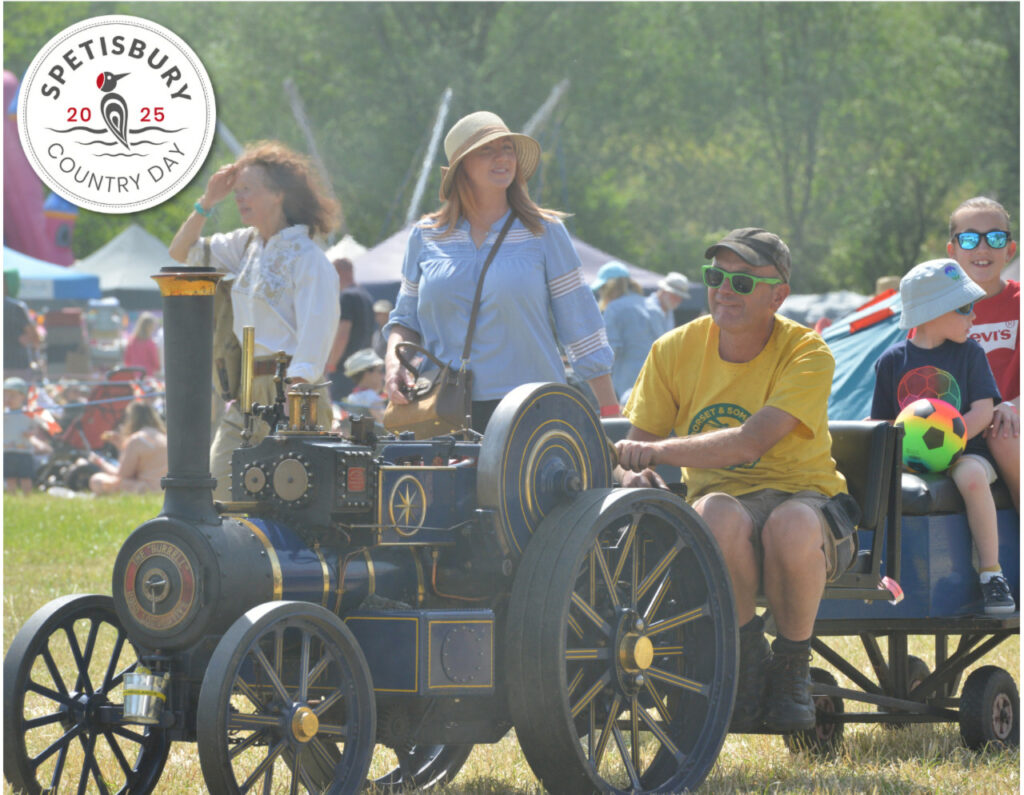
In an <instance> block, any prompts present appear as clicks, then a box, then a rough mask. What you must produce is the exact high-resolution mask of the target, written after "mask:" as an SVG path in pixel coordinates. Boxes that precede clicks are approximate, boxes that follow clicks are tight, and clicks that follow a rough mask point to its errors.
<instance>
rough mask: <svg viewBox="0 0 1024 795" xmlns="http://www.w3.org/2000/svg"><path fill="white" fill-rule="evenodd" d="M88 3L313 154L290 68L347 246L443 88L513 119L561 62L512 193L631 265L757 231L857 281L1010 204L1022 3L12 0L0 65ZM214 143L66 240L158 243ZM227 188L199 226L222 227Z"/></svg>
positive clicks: (399, 179)
mask: <svg viewBox="0 0 1024 795" xmlns="http://www.w3.org/2000/svg"><path fill="white" fill-rule="evenodd" d="M102 14H129V15H134V16H141V17H144V18H147V19H151V20H153V21H155V22H158V23H160V24H163V25H165V26H167V27H169V28H170V29H171V30H173V31H174V32H176V33H177V34H178V35H179V36H181V37H182V38H183V39H184V40H185V41H186V42H188V43H189V45H190V46H191V47H192V48H193V49H194V50H195V51H196V53H197V54H198V55H199V57H200V59H201V60H202V61H203V62H204V64H205V65H206V68H207V70H208V72H209V73H210V77H211V79H212V81H213V84H214V87H215V90H216V99H217V111H218V117H219V118H220V119H221V120H223V121H224V123H225V124H227V126H228V127H229V128H230V129H231V131H232V132H233V133H234V134H235V136H236V137H237V138H239V139H240V140H242V141H252V140H259V139H265V138H276V139H280V140H283V141H285V142H286V143H288V144H290V145H292V146H295V147H296V148H299V149H302V150H304V151H305V150H308V147H307V144H306V139H305V137H304V134H303V132H302V131H301V129H300V128H299V126H298V124H297V123H296V121H295V118H294V116H293V115H292V113H291V110H290V107H289V105H288V102H287V98H286V95H285V92H284V90H283V87H282V85H283V81H284V80H285V79H289V78H290V79H291V80H293V81H294V83H295V86H296V88H297V90H298V92H299V94H300V95H301V97H302V99H303V102H304V105H305V109H306V113H307V115H308V117H309V120H310V123H311V126H312V128H313V130H314V135H315V138H316V143H317V146H318V148H319V151H320V153H321V154H322V156H323V159H324V162H325V165H326V169H327V171H328V174H329V178H330V181H331V184H332V186H333V189H334V191H335V192H336V194H337V195H338V197H339V199H340V200H341V202H342V206H343V209H344V213H345V224H346V227H345V231H347V232H349V233H351V234H352V235H354V236H355V238H356V239H357V240H359V241H360V242H362V243H363V244H365V245H373V244H375V243H377V242H379V241H380V240H382V239H383V238H384V237H386V236H387V235H389V234H391V233H393V232H395V231H396V230H398V229H400V228H401V227H402V225H403V223H404V219H405V215H406V212H407V209H408V206H409V202H410V199H411V196H412V193H413V187H414V183H415V181H416V175H417V172H418V169H419V166H420V163H421V162H422V159H423V157H424V153H425V151H426V148H427V144H428V140H429V137H430V128H431V125H432V123H433V121H434V118H435V115H436V113H437V107H438V103H439V100H440V97H441V94H442V92H443V91H444V89H445V88H446V87H451V89H452V91H453V99H452V107H451V112H450V114H449V117H448V122H447V126H450V125H451V123H452V122H454V120H455V119H457V118H458V117H459V116H461V115H464V114H465V113H468V112H471V111H473V110H477V109H488V110H493V111H495V112H497V113H498V114H500V115H501V116H502V117H503V118H504V119H505V120H506V121H507V122H508V123H509V125H510V126H512V127H513V129H518V128H520V127H521V126H522V125H523V124H524V123H525V122H526V121H527V120H528V119H529V118H530V117H531V116H532V115H533V114H534V112H535V111H536V110H537V108H538V107H539V106H540V105H541V104H542V103H543V102H544V100H545V98H546V97H547V96H548V94H549V92H550V91H551V89H552V87H553V86H554V85H555V84H556V83H557V82H559V81H561V80H563V79H566V78H567V79H568V80H569V81H570V82H569V88H568V91H567V93H566V94H565V95H564V97H563V98H562V100H561V102H560V103H559V104H558V105H557V107H556V109H555V111H554V112H553V113H552V114H551V116H550V117H549V119H548V122H547V123H546V124H545V125H544V126H543V127H542V128H541V129H540V130H538V132H537V137H538V138H539V140H540V142H541V144H542V146H543V147H544V157H543V161H542V167H541V169H540V171H539V173H538V175H537V176H536V177H535V178H534V180H533V181H532V183H531V192H532V194H533V195H534V197H535V198H537V199H538V200H539V201H540V202H541V203H542V204H543V205H545V206H549V207H555V208H558V209H561V210H566V211H568V212H570V213H572V214H573V215H572V218H571V219H570V220H569V225H570V227H571V229H572V231H573V232H575V233H576V234H577V235H579V236H580V237H581V238H582V239H584V240H586V241H587V242H589V243H591V244H593V245H596V246H598V247H599V248H602V249H604V250H606V251H609V252H612V253H613V254H614V255H616V256H619V257H622V258H623V259H626V260H628V261H631V262H634V263H636V264H638V265H641V266H643V267H647V268H650V269H652V270H657V271H662V272H664V271H668V270H680V271H682V272H684V273H686V274H688V275H689V276H690V278H695V277H696V274H697V270H698V268H699V265H700V264H701V262H702V261H703V250H704V247H705V246H706V245H707V244H708V243H709V242H712V241H713V240H715V239H716V238H717V236H719V235H720V234H721V233H722V232H723V231H725V230H728V229H730V228H733V227H736V226H764V227H766V228H768V229H771V230H773V231H777V232H778V233H779V234H780V235H782V237H783V238H784V239H786V240H787V241H788V242H789V243H790V246H791V248H792V250H793V260H794V289H796V290H797V291H800V292H809V291H819V290H827V289H838V288H846V289H852V290H856V291H859V292H870V291H871V290H872V287H873V284H874V280H875V279H876V278H877V277H878V276H881V275H885V274H902V273H904V272H905V271H906V270H907V269H908V268H910V267H911V266H912V265H914V264H915V263H916V262H918V261H920V260H923V259H928V258H931V257H935V256H941V255H943V253H944V251H945V240H946V236H947V232H946V224H947V219H948V216H949V213H950V211H951V210H952V209H953V208H954V207H955V206H956V205H957V204H958V203H959V201H961V200H962V199H964V198H967V197H968V196H972V195H976V194H979V193H984V194H986V195H990V196H994V197H996V198H998V199H999V200H1000V201H1002V202H1003V203H1004V204H1005V205H1006V207H1007V209H1009V210H1010V212H1011V214H1012V216H1013V217H1014V219H1017V217H1018V215H1019V195H1020V176H1019V175H1020V145H1019V116H1020V106H1019V89H1020V26H1019V14H1020V8H1019V4H1018V3H998V2H997V3H988V2H981V3H917V2H913V3H896V2H893V3H888V2H886V3H795V2H792V3H791V2H785V3H703V2H699V3H283V2H281V3H210V2H197V3H130V2H126V3H68V4H64V3H9V4H7V5H6V6H5V8H4V17H5V19H4V50H5V63H4V67H5V68H6V69H9V70H11V71H13V72H15V74H17V75H19V76H20V75H21V74H22V72H23V71H24V70H25V69H26V68H27V66H28V65H29V63H30V62H31V60H32V58H33V56H34V55H35V53H36V52H37V51H38V50H39V49H40V48H41V47H42V46H43V44H45V42H46V41H47V40H49V38H51V37H52V36H53V35H55V34H56V33H57V32H59V31H60V30H61V29H63V28H64V27H66V26H67V25H70V24H72V23H74V22H76V21H79V20H81V19H85V18H89V17H94V16H98V15H102ZM231 159H232V155H231V153H230V152H229V150H228V149H227V147H226V146H225V145H224V144H223V143H222V142H220V141H218V142H216V143H215V144H214V147H213V149H212V151H211V154H210V157H209V159H208V161H207V163H206V166H205V167H204V169H203V170H202V171H201V172H200V174H199V175H198V176H197V177H196V179H195V180H194V182H193V184H192V185H191V186H190V187H189V188H188V189H186V190H185V191H183V192H182V193H181V194H179V196H178V197H176V198H175V199H174V200H172V201H169V202H167V203H166V204H164V205H162V206H160V207H157V208H154V209H152V210H149V211H146V212H143V213H139V214H137V215H135V216H109V215H99V214H95V213H91V212H86V211H83V212H82V213H81V215H80V219H79V221H78V225H77V228H76V232H75V242H74V250H75V254H76V256H85V255H87V254H89V253H91V252H92V251H93V250H95V249H96V248H97V247H98V246H100V245H102V244H103V243H105V242H106V241H107V240H109V239H110V238H111V237H112V236H113V235H115V234H116V233H117V232H119V231H120V230H121V229H123V228H124V226H125V225H126V224H127V223H130V222H131V221H135V222H137V223H140V224H141V225H142V226H144V227H145V228H146V229H148V230H149V231H150V232H152V233H154V234H156V235H158V236H159V237H161V238H162V239H164V240H167V241H169V240H170V238H171V236H172V235H173V233H174V231H175V230H176V229H177V227H178V225H179V224H180V222H181V220H182V219H183V218H184V217H185V215H187V213H188V212H189V209H190V207H191V205H192V203H193V202H194V201H195V199H196V197H197V196H198V195H199V193H200V192H201V191H202V186H203V185H204V184H205V181H206V180H207V179H208V177H209V175H210V174H211V173H212V172H213V170H215V169H216V168H217V167H218V166H219V165H221V164H223V163H225V162H229V161H230V160H231ZM442 162H443V154H442V155H439V159H438V160H436V161H435V164H434V169H433V171H432V172H431V175H430V180H429V182H428V186H427V189H426V194H425V201H424V203H423V206H422V208H421V210H422V211H424V212H425V211H427V210H429V209H433V207H434V206H435V205H436V201H437V199H436V197H437V188H438V185H439V180H440V177H439V173H438V169H437V166H439V165H441V164H442ZM227 205H230V202H225V206H223V207H222V209H221V211H220V212H219V214H218V216H217V217H216V218H215V220H214V223H213V225H212V226H213V227H214V228H218V227H219V228H225V229H226V228H230V227H232V226H233V225H236V224H237V223H238V218H237V214H236V212H235V210H234V209H233V207H230V206H227ZM1014 231H1016V220H1015V230H1014Z"/></svg>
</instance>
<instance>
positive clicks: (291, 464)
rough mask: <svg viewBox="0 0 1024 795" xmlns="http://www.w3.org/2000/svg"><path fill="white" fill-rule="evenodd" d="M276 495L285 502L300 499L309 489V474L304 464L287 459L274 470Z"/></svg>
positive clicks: (293, 459)
mask: <svg viewBox="0 0 1024 795" xmlns="http://www.w3.org/2000/svg"><path fill="white" fill-rule="evenodd" d="M273 482H274V494H276V495H277V496H278V497H279V498H280V499H282V500H284V501H285V502H294V501H295V500H298V499H300V498H301V497H302V496H303V495H304V494H305V493H306V489H308V488H309V474H308V473H307V472H306V467H304V466H303V465H302V462H301V461H299V460H297V459H295V458H286V459H285V460H284V461H282V462H281V463H280V464H278V465H277V466H276V467H275V468H274V481H273Z"/></svg>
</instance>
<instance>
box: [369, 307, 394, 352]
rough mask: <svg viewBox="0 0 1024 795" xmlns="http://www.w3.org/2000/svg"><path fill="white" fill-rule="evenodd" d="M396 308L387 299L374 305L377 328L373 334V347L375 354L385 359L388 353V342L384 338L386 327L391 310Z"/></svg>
mask: <svg viewBox="0 0 1024 795" xmlns="http://www.w3.org/2000/svg"><path fill="white" fill-rule="evenodd" d="M394 308H395V305H394V304H392V303H391V302H390V301H388V300H387V299H386V298H382V299H380V300H379V301H377V302H375V303H374V305H373V317H374V320H375V321H376V323H377V328H376V330H375V331H374V332H373V343H372V345H371V347H372V348H373V351H374V353H376V354H377V355H378V356H380V357H381V358H382V359H383V358H384V354H386V353H387V352H388V340H387V337H385V336H384V326H386V325H387V322H388V316H389V315H390V314H391V310H392V309H394Z"/></svg>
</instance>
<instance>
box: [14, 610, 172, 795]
mask: <svg viewBox="0 0 1024 795" xmlns="http://www.w3.org/2000/svg"><path fill="white" fill-rule="evenodd" d="M137 663H138V656H137V654H136V651H135V649H134V647H133V646H132V645H131V642H130V641H129V640H128V638H127V636H126V635H125V632H124V629H123V628H122V626H121V622H120V621H119V620H118V618H117V613H115V612H114V601H113V599H111V597H109V596H102V595H99V594H95V595H91V596H64V597H61V598H60V599H55V600H53V601H52V602H49V603H48V604H46V605H43V606H42V607H41V608H39V610H37V611H36V612H35V614H34V615H33V616H32V617H31V618H30V619H29V620H28V621H27V622H26V623H25V625H24V626H23V627H22V628H21V630H20V631H19V632H18V634H17V635H15V637H14V640H13V641H12V642H11V645H10V648H8V650H7V655H6V656H5V657H4V691H3V692H4V722H3V726H4V776H5V777H6V778H7V780H8V781H9V782H10V783H11V785H12V786H13V787H14V789H15V790H16V791H19V792H29V793H39V792H76V791H78V792H85V791H89V792H96V791H104V792H117V793H146V792H150V791H152V789H153V787H155V786H156V783H157V781H159V779H160V774H161V772H162V771H163V768H164V762H165V761H166V760H167V753H168V751H169V749H170V745H171V743H170V740H168V739H167V735H166V734H165V733H164V731H163V730H162V729H158V728H156V727H151V726H136V725H126V724H122V723H121V722H120V717H121V709H120V707H121V704H123V702H124V675H125V674H126V673H128V672H130V671H131V670H132V669H133V668H134V667H135V666H136V664H137Z"/></svg>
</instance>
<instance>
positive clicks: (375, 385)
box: [341, 348, 386, 422]
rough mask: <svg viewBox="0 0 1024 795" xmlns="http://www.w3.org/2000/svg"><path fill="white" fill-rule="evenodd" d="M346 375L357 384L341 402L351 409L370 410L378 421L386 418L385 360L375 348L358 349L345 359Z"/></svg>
mask: <svg viewBox="0 0 1024 795" xmlns="http://www.w3.org/2000/svg"><path fill="white" fill-rule="evenodd" d="M345 377H346V378H348V379H349V380H350V381H351V382H352V383H353V384H355V386H354V387H353V388H352V393H351V394H350V395H348V397H345V398H342V400H341V402H342V403H343V404H344V405H345V406H346V407H347V408H348V409H349V410H350V411H351V410H352V409H353V408H356V407H358V408H362V409H366V410H368V411H369V412H370V413H371V414H372V415H373V417H374V419H375V420H377V422H381V421H382V420H383V419H384V404H385V402H386V401H385V399H384V395H382V394H381V392H382V390H383V389H384V360H383V359H381V358H380V357H379V356H378V355H377V354H376V352H375V351H374V350H373V348H363V349H362V350H359V351H356V352H355V353H353V354H352V355H351V356H349V357H348V358H347V359H346V360H345Z"/></svg>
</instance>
